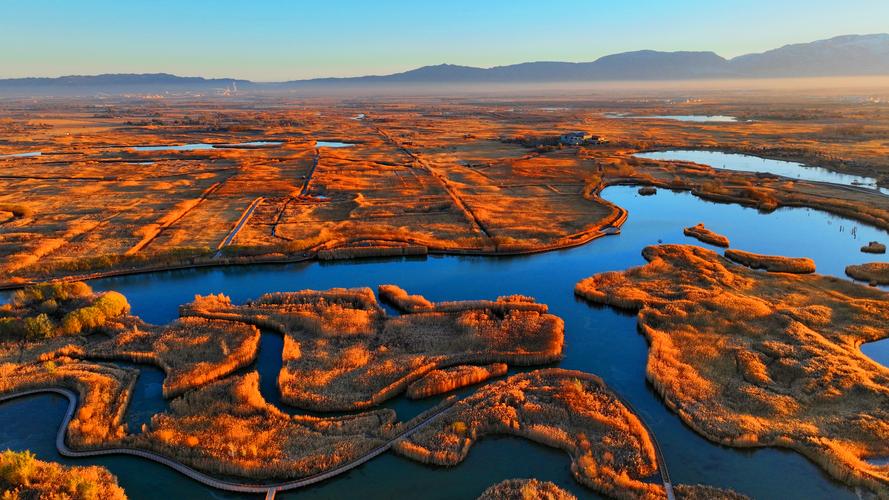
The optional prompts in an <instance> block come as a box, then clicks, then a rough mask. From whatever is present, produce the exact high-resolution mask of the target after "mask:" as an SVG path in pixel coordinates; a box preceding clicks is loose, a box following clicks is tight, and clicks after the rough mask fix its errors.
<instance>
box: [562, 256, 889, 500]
mask: <svg viewBox="0 0 889 500" xmlns="http://www.w3.org/2000/svg"><path fill="white" fill-rule="evenodd" d="M643 255H644V256H645V258H646V259H647V260H648V261H649V263H648V264H647V265H645V266H642V267H638V268H633V269H630V270H628V271H624V272H609V273H603V274H599V275H596V276H593V277H591V278H587V279H585V280H583V281H581V282H580V283H578V284H577V287H576V290H575V291H576V293H577V294H578V295H579V296H581V297H583V298H585V299H587V300H590V301H593V302H597V303H604V304H609V305H613V306H616V307H621V308H626V309H631V310H638V321H639V329H640V331H641V332H642V333H643V334H644V335H645V336H646V338H647V339H648V340H649V342H650V349H649V357H648V364H647V370H646V373H647V377H648V379H649V380H650V381H651V383H652V384H653V385H654V387H655V389H656V390H657V391H658V392H659V393H660V394H661V396H662V397H663V398H664V400H665V402H666V404H667V405H668V406H669V407H670V408H672V409H673V410H674V411H676V413H678V414H679V416H680V417H681V418H682V420H683V421H684V422H686V423H687V424H688V425H690V426H691V427H692V428H694V429H695V430H696V431H698V432H699V433H701V434H703V435H704V436H706V437H708V438H709V439H712V440H714V441H717V442H720V443H723V444H726V445H731V446H741V447H750V446H780V447H786V448H791V449H794V450H796V451H799V452H800V453H803V454H804V455H806V456H807V457H809V458H810V459H812V460H813V461H814V462H816V463H817V464H819V465H820V466H821V467H822V468H823V469H824V470H826V471H827V472H828V473H830V474H831V475H832V476H834V477H836V478H837V479H839V480H841V481H843V482H845V483H847V484H849V485H855V486H863V487H865V488H868V489H870V490H872V491H875V492H876V493H877V495H878V496H885V495H887V494H889V467H887V466H886V465H876V464H875V463H871V462H869V461H868V460H869V459H871V458H872V457H884V456H887V455H889V423H887V422H889V413H887V408H886V401H887V397H889V389H887V388H889V371H887V369H886V368H885V367H883V366H881V365H879V364H877V363H875V362H874V361H872V360H870V359H868V358H867V357H865V356H864V355H863V354H862V353H861V352H860V350H859V346H860V345H861V344H862V343H865V342H872V341H876V340H880V339H882V338H886V337H887V336H889V330H887V328H886V317H887V316H886V314H887V311H889V294H886V293H885V292H882V291H879V290H875V289H872V288H869V287H865V286H861V285H857V284H854V283H850V282H847V281H843V280H840V279H837V278H832V277H826V276H820V275H794V274H779V273H760V272H756V271H752V270H750V269H748V268H746V267H743V266H738V265H734V264H732V263H731V262H729V261H728V260H726V259H724V258H722V257H720V256H719V255H718V254H716V253H715V252H713V251H710V250H706V249H703V248H699V247H694V246H683V245H661V246H655V247H647V248H646V249H645V250H644V251H643Z"/></svg>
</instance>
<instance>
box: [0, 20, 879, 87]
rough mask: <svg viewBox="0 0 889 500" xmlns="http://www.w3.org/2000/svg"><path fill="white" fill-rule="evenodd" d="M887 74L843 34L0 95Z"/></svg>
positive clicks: (102, 80) (111, 81)
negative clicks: (727, 51)
mask: <svg viewBox="0 0 889 500" xmlns="http://www.w3.org/2000/svg"><path fill="white" fill-rule="evenodd" d="M873 75H889V34H875V35H845V36H839V37H835V38H830V39H827V40H819V41H816V42H811V43H800V44H793V45H786V46H784V47H781V48H777V49H774V50H769V51H766V52H762V53H758V54H747V55H743V56H738V57H735V58H732V59H726V58H723V57H721V56H719V55H717V54H715V53H713V52H659V51H654V50H641V51H635V52H624V53H620V54H613V55H608V56H604V57H601V58H599V59H597V60H595V61H592V62H582V63H572V62H548V61H540V62H528V63H521V64H512V65H508V66H495V67H492V68H476V67H470V66H457V65H452V64H441V65H437V66H424V67H421V68H417V69H414V70H411V71H406V72H403V73H395V74H390V75H381V76H360V77H346V78H316V79H310V80H293V81H287V82H276V83H259V82H251V81H249V80H237V79H231V78H217V79H206V78H201V77H180V76H175V75H169V74H165V73H158V74H105V75H95V76H63V77H58V78H13V79H0V94H7V95H9V94H27V95H47V94H49V95H61V94H85V93H101V92H105V93H111V94H114V93H136V92H176V91H210V90H214V89H216V90H218V89H220V88H233V87H235V86H237V88H238V89H240V90H296V89H305V88H315V89H318V88H332V87H353V86H354V87H362V86H380V85H406V84H408V85H447V84H485V83H497V84H510V83H520V84H527V83H558V82H586V81H589V82H595V81H630V80H699V79H729V78H792V77H827V76H873Z"/></svg>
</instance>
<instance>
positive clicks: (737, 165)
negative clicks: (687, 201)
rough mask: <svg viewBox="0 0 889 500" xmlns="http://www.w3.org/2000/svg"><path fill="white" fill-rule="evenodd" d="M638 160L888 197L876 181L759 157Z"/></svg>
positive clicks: (691, 155)
mask: <svg viewBox="0 0 889 500" xmlns="http://www.w3.org/2000/svg"><path fill="white" fill-rule="evenodd" d="M635 156H638V157H639V158H648V159H650V160H672V161H690V162H694V163H700V164H702V165H709V166H711V167H713V168H720V169H725V170H736V171H743V172H763V173H769V174H775V175H781V176H784V177H789V178H791V179H802V180H807V181H820V182H830V183H832V184H842V185H844V186H861V187H865V188H870V189H875V190H877V191H879V192H880V193H883V194H885V195H889V188H877V180H876V179H874V178H871V177H862V176H860V175H850V174H842V173H839V172H834V171H833V170H828V169H826V168H821V167H811V166H808V165H803V164H802V163H795V162H792V161H783V160H771V159H768V158H760V157H758V156H751V155H744V154H737V153H723V152H721V151H697V150H673V151H656V152H651V153H638V154H636V155H635Z"/></svg>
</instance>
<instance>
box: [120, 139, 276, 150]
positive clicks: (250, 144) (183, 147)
mask: <svg viewBox="0 0 889 500" xmlns="http://www.w3.org/2000/svg"><path fill="white" fill-rule="evenodd" d="M281 144H284V143H283V142H281V141H250V142H237V143H232V144H226V143H220V144H211V143H207V142H196V143H191V144H178V145H176V144H169V145H161V146H133V148H132V149H134V150H136V151H200V150H206V149H216V148H227V149H237V148H238V147H245V148H254V147H273V146H280V145H281Z"/></svg>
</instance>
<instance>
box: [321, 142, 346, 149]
mask: <svg viewBox="0 0 889 500" xmlns="http://www.w3.org/2000/svg"><path fill="white" fill-rule="evenodd" d="M352 146H354V144H352V143H351V142H339V141H315V147H316V148H351V147H352Z"/></svg>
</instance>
